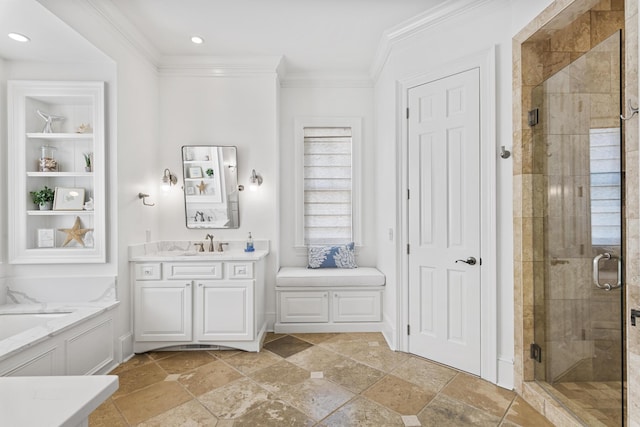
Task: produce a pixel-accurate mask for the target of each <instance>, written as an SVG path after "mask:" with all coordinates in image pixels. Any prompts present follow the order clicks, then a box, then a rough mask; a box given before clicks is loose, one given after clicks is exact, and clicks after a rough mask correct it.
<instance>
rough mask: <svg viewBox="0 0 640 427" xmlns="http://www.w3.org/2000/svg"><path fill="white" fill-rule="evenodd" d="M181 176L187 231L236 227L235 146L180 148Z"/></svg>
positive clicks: (238, 211) (236, 182)
mask: <svg viewBox="0 0 640 427" xmlns="http://www.w3.org/2000/svg"><path fill="white" fill-rule="evenodd" d="M181 151H182V176H183V182H184V187H183V193H184V213H185V224H186V227H187V228H190V229H199V228H239V227H240V206H239V205H240V197H239V194H238V192H239V191H240V190H239V187H238V158H237V151H238V150H237V147H235V146H223V145H183V146H182V149H181Z"/></svg>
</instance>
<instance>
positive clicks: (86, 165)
mask: <svg viewBox="0 0 640 427" xmlns="http://www.w3.org/2000/svg"><path fill="white" fill-rule="evenodd" d="M92 154H93V153H82V155H83V156H84V171H85V172H91V155H92Z"/></svg>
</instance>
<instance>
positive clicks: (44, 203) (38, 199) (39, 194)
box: [29, 185, 55, 211]
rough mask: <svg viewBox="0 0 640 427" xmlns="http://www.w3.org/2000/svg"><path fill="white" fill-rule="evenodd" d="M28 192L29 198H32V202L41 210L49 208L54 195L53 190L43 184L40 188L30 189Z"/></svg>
mask: <svg viewBox="0 0 640 427" xmlns="http://www.w3.org/2000/svg"><path fill="white" fill-rule="evenodd" d="M29 194H31V200H33V203H35V204H36V205H38V208H39V209H40V210H41V211H48V210H51V205H52V203H53V198H54V196H55V192H54V191H53V190H52V189H51V188H49V187H47V186H46V185H45V186H44V188H43V189H42V190H38V191H31V192H30V193H29Z"/></svg>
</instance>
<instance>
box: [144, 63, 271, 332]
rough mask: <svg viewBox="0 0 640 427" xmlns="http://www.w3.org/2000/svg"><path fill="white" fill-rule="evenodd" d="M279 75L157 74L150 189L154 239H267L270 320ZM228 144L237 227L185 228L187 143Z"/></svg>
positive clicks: (266, 309)
mask: <svg viewBox="0 0 640 427" xmlns="http://www.w3.org/2000/svg"><path fill="white" fill-rule="evenodd" d="M278 90H279V89H278V81H277V78H276V74H275V70H274V73H272V74H265V75H263V76H253V77H251V76H246V77H205V76H199V77H193V76H175V75H172V76H163V77H162V78H161V79H160V123H159V127H160V137H159V140H158V141H157V143H158V146H157V152H158V161H157V163H156V164H155V165H153V173H154V174H155V176H154V178H155V181H154V183H153V185H152V189H150V190H149V191H150V192H153V193H154V194H155V195H157V196H156V197H155V198H154V201H155V202H156V207H155V209H157V210H158V211H159V212H161V216H160V224H159V225H160V231H159V232H158V234H157V235H156V236H155V237H154V240H193V241H205V235H206V234H207V233H211V234H213V235H214V240H215V241H228V240H244V239H246V237H247V235H248V232H251V234H252V236H253V238H254V239H256V240H269V241H270V242H271V254H270V255H269V258H268V259H267V262H266V266H265V274H266V307H265V311H266V313H267V315H268V316H269V318H268V320H269V322H270V323H269V325H270V326H272V325H273V319H274V316H275V289H274V278H275V273H276V271H277V268H278V264H277V259H278V231H277V230H278V221H277V209H278V168H277V162H278V152H279V149H278V138H277V135H278V123H277V102H278V94H277V92H278ZM207 144H213V145H227V146H235V147H237V156H238V169H237V170H238V182H239V184H242V185H244V186H245V188H246V189H247V190H245V191H242V192H240V228H238V229H227V230H224V229H213V230H209V229H207V230H204V229H197V230H193V229H187V228H186V226H185V217H184V198H183V197H184V194H183V192H182V191H181V190H180V186H181V185H182V183H183V178H184V177H183V173H182V166H181V161H182V151H181V147H182V146H183V145H207ZM167 167H168V168H170V169H171V170H172V171H173V172H174V173H175V174H176V175H177V176H178V181H179V182H178V186H177V188H175V187H174V188H173V189H172V191H171V192H170V193H169V194H164V195H163V194H160V193H159V184H160V178H161V176H162V171H163V170H164V168H167ZM252 169H255V170H256V172H258V173H260V174H261V175H262V177H263V180H264V181H263V184H262V185H261V186H260V188H259V190H258V191H256V192H253V191H248V188H249V176H250V175H251V170H252Z"/></svg>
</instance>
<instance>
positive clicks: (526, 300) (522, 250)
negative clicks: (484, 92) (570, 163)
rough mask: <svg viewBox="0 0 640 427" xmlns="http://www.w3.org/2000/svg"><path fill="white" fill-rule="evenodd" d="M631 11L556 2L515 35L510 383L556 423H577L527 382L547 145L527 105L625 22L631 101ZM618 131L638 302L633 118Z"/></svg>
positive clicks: (636, 342) (637, 349) (617, 0)
mask: <svg viewBox="0 0 640 427" xmlns="http://www.w3.org/2000/svg"><path fill="white" fill-rule="evenodd" d="M637 13H638V5H637V0H627V1H626V4H625V2H623V0H602V1H596V0H557V1H555V2H553V3H552V4H551V5H550V6H549V7H547V9H545V10H544V11H543V12H542V13H541V14H540V15H539V16H538V17H537V18H536V19H534V20H533V21H532V22H531V23H529V24H528V25H527V26H526V27H525V28H524V29H523V30H522V31H521V32H520V33H518V34H517V35H516V36H515V37H514V39H513V99H514V102H513V132H514V135H513V154H514V162H513V167H514V169H513V174H514V177H513V183H514V194H513V199H514V213H513V215H514V295H515V301H514V316H515V347H516V348H515V386H516V391H518V392H519V393H520V394H522V395H523V396H524V397H525V398H526V399H527V400H528V401H529V402H530V403H531V404H532V405H533V406H534V407H536V408H537V409H538V410H539V411H540V412H542V413H543V414H544V415H545V416H546V417H547V418H549V419H550V420H551V421H553V422H555V423H559V424H565V425H571V424H574V423H575V421H574V420H573V419H572V418H570V417H569V416H568V415H567V414H566V413H565V411H563V410H562V409H561V408H560V406H559V405H558V404H557V403H555V402H554V401H553V400H550V399H548V398H546V396H547V395H546V393H545V392H544V391H543V390H542V389H541V388H540V387H539V386H537V385H536V384H535V383H533V382H531V381H532V380H533V378H534V364H533V361H532V360H530V358H529V344H530V343H532V342H534V294H535V290H536V289H544V287H543V286H537V287H536V286H535V284H536V283H543V282H544V274H545V270H544V239H540V238H537V239H536V238H535V237H536V236H543V235H544V194H545V192H544V185H545V184H544V166H545V165H544V159H545V156H546V147H545V146H544V144H541V143H540V141H535V140H534V138H533V133H532V131H531V129H530V128H529V127H528V125H527V110H528V109H529V106H530V105H531V99H532V93H533V89H534V88H535V87H536V86H537V85H539V84H540V83H542V82H543V81H544V80H545V79H546V78H547V77H549V76H551V75H552V74H554V73H556V72H557V71H559V70H561V69H562V68H564V67H565V66H567V65H568V64H570V63H571V62H572V61H574V60H576V59H577V58H579V57H580V56H582V55H583V54H584V53H585V52H587V51H589V50H590V49H591V48H592V47H593V46H595V45H597V44H598V43H599V42H600V41H602V40H604V39H605V38H607V37H608V36H609V35H611V34H612V33H614V32H615V31H616V30H617V29H619V28H623V27H624V28H625V35H624V40H625V43H626V44H625V55H626V57H625V95H624V96H625V99H628V98H629V97H631V99H632V100H634V101H635V102H637V94H638V90H637V72H638V67H637V56H638V46H637V40H638V37H637V25H638V17H637ZM625 24H626V25H625ZM627 40H628V42H627ZM632 122H635V123H632ZM624 135H625V149H626V157H625V160H626V165H627V166H626V180H627V183H628V185H627V194H626V199H627V200H626V206H627V211H626V217H627V224H626V227H627V240H626V245H627V253H626V254H625V258H626V259H627V262H626V265H625V275H626V282H627V301H629V303H635V304H636V305H637V306H640V256H638V255H640V254H639V252H640V251H638V245H639V243H640V239H639V235H638V234H639V233H640V227H639V224H640V221H638V218H639V215H638V212H639V209H638V194H637V188H638V143H637V141H638V128H637V120H631V121H629V122H627V123H626V125H625V129H624ZM536 142H538V143H536ZM634 193H635V194H634ZM627 341H628V351H627V353H628V355H629V359H630V360H629V364H630V366H631V364H635V366H637V367H640V338H638V337H634V336H633V333H632V334H631V335H630V336H629V337H628V340H627ZM634 358H635V360H634ZM632 372H633V371H632ZM635 372H640V369H636V370H635ZM629 388H630V389H635V390H636V391H639V392H640V373H638V374H637V378H634V375H630V376H629ZM629 395H630V396H633V395H632V394H631V393H630V394H629ZM629 406H630V407H629V415H630V417H629V419H634V418H635V419H640V405H639V404H638V403H636V402H634V399H633V398H632V399H630V401H629ZM634 414H635V417H634V416H633V415H634Z"/></svg>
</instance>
